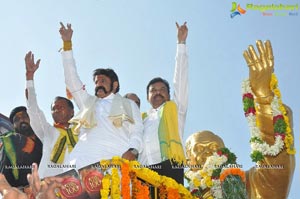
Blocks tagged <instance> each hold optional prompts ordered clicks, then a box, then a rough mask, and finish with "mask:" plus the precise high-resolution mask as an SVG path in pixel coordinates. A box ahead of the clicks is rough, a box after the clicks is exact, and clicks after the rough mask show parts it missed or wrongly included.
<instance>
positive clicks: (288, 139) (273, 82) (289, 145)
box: [270, 73, 296, 155]
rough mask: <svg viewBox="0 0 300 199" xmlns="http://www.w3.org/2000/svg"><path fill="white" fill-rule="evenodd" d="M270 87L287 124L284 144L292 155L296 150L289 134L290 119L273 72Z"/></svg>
mask: <svg viewBox="0 0 300 199" xmlns="http://www.w3.org/2000/svg"><path fill="white" fill-rule="evenodd" d="M270 87H271V89H273V93H274V95H276V96H277V97H278V103H279V110H280V111H281V112H282V115H283V119H284V121H285V123H286V124H287V128H286V135H285V139H284V144H285V146H286V151H287V153H288V154H291V155H294V154H296V150H295V148H294V145H293V142H294V138H293V136H292V134H291V132H292V130H291V127H290V121H289V118H288V117H287V116H286V110H285V108H284V106H283V103H282V100H281V94H280V90H279V88H278V80H277V78H276V75H275V74H274V73H273V74H272V78H271V82H270Z"/></svg>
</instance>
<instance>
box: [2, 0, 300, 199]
mask: <svg viewBox="0 0 300 199" xmlns="http://www.w3.org/2000/svg"><path fill="white" fill-rule="evenodd" d="M248 3H252V4H256V5H261V4H285V5H287V4H290V5H295V4H300V1H299V0H297V1H295V0H284V1H283V0H281V1H277V0H273V1H271V0H263V1H250V0H249V1H244V0H243V1H242V0H241V1H237V4H240V5H241V7H242V8H246V5H247V4H248ZM231 7H232V1H217V0H211V1H203V0H187V1H183V0H163V1H161V0H160V1H159V0H151V1H148V0H144V1H139V0H126V1H124V0H85V1H83V0H77V1H71V0H64V1H58V0H51V1H50V0H43V1H37V0H27V1H17V0H10V1H5V3H3V2H1V6H0V17H1V25H2V31H1V33H0V35H1V36H0V43H1V45H2V48H1V49H0V57H1V61H2V64H1V78H0V84H1V87H2V94H1V104H0V112H1V113H2V114H5V115H8V114H9V112H10V110H11V109H12V108H14V107H15V106H18V105H25V97H24V87H25V66H24V57H25V54H26V53H27V52H28V51H29V50H31V51H33V53H34V54H35V57H36V58H41V60H42V61H41V64H40V69H39V70H38V72H37V73H36V78H35V84H36V89H37V94H38V101H39V105H40V107H41V108H42V110H44V112H45V113H46V115H47V118H48V120H49V121H50V122H52V118H51V116H50V103H51V102H52V100H53V98H54V97H55V96H58V95H62V96H64V95H65V85H64V78H63V70H62V62H61V56H60V53H59V52H58V50H59V49H60V47H61V46H62V42H61V39H60V35H59V32H58V29H59V22H60V21H62V22H64V23H67V22H70V23H72V26H73V29H74V35H73V48H74V56H75V58H76V63H77V66H78V72H79V74H80V77H81V79H82V81H83V82H85V84H86V88H87V90H88V91H90V92H93V88H94V85H93V82H92V71H93V70H94V69H95V68H98V67H111V68H113V69H114V70H115V71H116V72H117V73H118V75H119V79H120V85H121V90H120V93H121V94H125V93H127V92H135V93H137V94H138V95H139V96H140V98H141V101H142V106H141V109H142V110H143V111H145V110H148V109H149V107H150V106H149V104H148V102H147V100H146V85H147V83H148V81H149V80H150V79H152V78H153V77H156V76H161V77H163V78H165V79H167V80H168V81H169V82H170V83H171V82H172V76H173V69H174V56H175V51H176V26H175V22H176V21H178V23H180V24H182V23H183V22H184V21H187V25H188V28H189V36H188V39H187V45H188V50H189V63H190V64H189V65H190V66H189V67H190V68H189V71H190V90H189V91H190V96H189V110H188V116H187V122H186V126H185V135H184V138H185V139H186V138H187V137H188V136H189V135H190V134H192V133H195V132H197V131H201V130H211V131H213V132H215V133H216V134H218V135H220V136H221V137H222V138H223V139H224V141H225V144H226V146H227V147H228V148H230V149H231V150H232V151H233V152H235V153H236V155H237V157H238V162H239V164H242V165H243V168H244V169H249V168H250V167H251V166H254V164H253V163H252V162H251V159H250V157H249V153H250V146H249V143H248V141H249V138H250V133H249V129H248V127H247V121H246V119H245V118H244V116H243V110H242V102H241V88H240V85H241V82H242V80H243V79H244V78H246V77H247V76H248V67H247V65H246V64H245V61H244V59H243V56H242V53H243V51H244V50H245V49H246V48H247V47H248V45H249V44H255V41H256V40H257V39H261V40H267V39H269V40H271V42H272V46H273V52H274V57H275V73H276V75H277V77H278V80H279V87H280V89H281V92H282V99H283V102H284V103H286V104H288V105H289V106H290V107H291V108H292V109H293V111H294V134H295V142H296V149H297V152H298V154H297V155H296V157H297V168H296V171H295V175H294V181H293V185H292V189H291V192H290V197H289V198H291V199H294V198H296V189H297V187H299V185H300V182H299V166H298V165H299V123H300V119H299V113H300V104H299V102H300V95H299V88H298V86H299V85H300V80H299V76H300V64H299V52H300V37H299V35H300V27H299V22H300V16H299V15H300V13H299V10H296V11H293V12H292V13H294V14H297V15H296V16H289V11H285V10H280V11H274V10H273V11H265V13H268V14H269V15H270V14H271V15H272V16H263V14H262V13H261V12H260V11H255V10H247V11H246V13H245V14H244V15H237V16H235V17H234V18H230V14H231V12H230V10H231ZM276 15H281V16H276Z"/></svg>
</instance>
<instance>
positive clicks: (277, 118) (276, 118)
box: [273, 115, 283, 124]
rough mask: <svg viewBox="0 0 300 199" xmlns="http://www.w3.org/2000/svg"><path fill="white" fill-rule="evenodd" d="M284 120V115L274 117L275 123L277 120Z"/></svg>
mask: <svg viewBox="0 0 300 199" xmlns="http://www.w3.org/2000/svg"><path fill="white" fill-rule="evenodd" d="M280 119H281V120H283V115H276V116H274V117H273V124H275V123H276V122H277V120H280Z"/></svg>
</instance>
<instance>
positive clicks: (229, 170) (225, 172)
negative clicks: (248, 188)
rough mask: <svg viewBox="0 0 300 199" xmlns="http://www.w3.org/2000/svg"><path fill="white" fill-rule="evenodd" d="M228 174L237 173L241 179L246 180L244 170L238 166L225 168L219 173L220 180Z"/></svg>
mask: <svg viewBox="0 0 300 199" xmlns="http://www.w3.org/2000/svg"><path fill="white" fill-rule="evenodd" d="M228 175H238V176H240V177H241V179H242V181H243V182H245V181H246V177H245V171H243V170H241V169H240V168H228V169H225V170H224V171H223V172H222V173H221V175H220V181H221V182H223V181H224V180H225V178H226V177H227V176H228Z"/></svg>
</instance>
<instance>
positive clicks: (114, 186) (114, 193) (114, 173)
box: [110, 168, 121, 199]
mask: <svg viewBox="0 0 300 199" xmlns="http://www.w3.org/2000/svg"><path fill="white" fill-rule="evenodd" d="M120 194H121V193H120V177H119V174H118V169H117V168H112V169H111V193H110V197H111V198H112V199H119V198H121V195H120Z"/></svg>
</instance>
